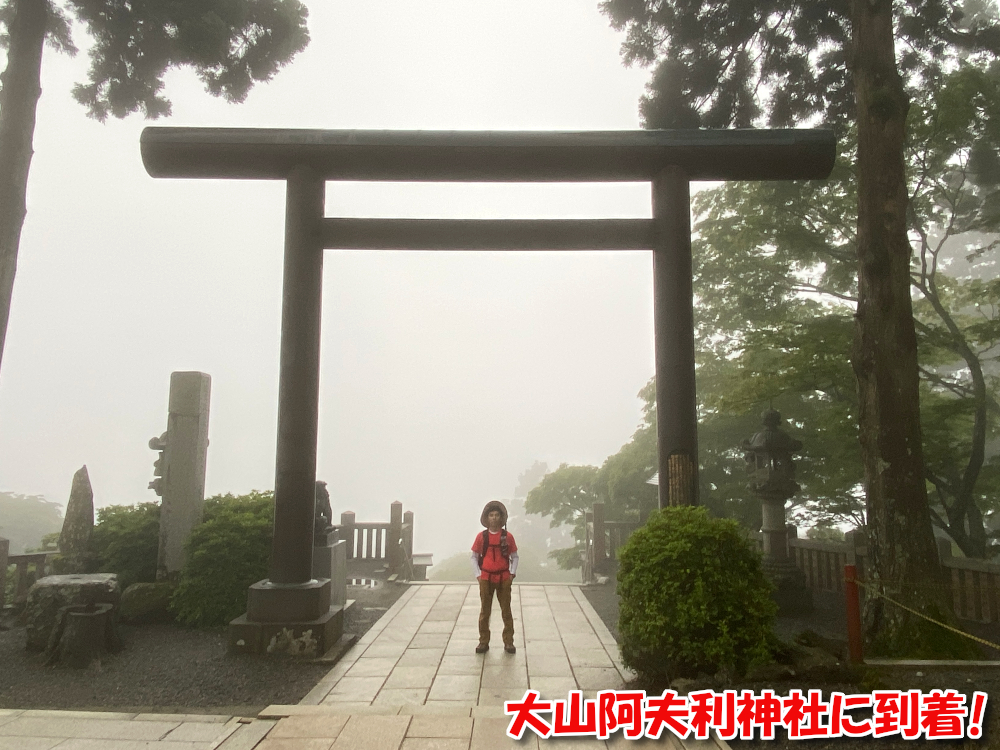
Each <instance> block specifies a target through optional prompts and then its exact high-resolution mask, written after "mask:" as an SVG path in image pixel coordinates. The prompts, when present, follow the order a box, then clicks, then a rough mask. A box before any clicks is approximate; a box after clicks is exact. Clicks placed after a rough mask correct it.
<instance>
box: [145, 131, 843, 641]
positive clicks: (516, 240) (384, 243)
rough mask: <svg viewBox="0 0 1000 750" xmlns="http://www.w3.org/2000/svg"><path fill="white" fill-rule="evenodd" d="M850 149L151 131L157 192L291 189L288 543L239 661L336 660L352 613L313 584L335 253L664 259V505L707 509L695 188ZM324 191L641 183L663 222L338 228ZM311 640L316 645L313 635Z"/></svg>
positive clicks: (236, 632)
mask: <svg viewBox="0 0 1000 750" xmlns="http://www.w3.org/2000/svg"><path fill="white" fill-rule="evenodd" d="M835 154H836V142H835V140H834V137H833V133H832V132H830V131H823V130H784V131H782V130H778V131H774V130H770V131H769V130H736V131H704V130H693V131H690V130H689V131H669V130H667V131H623V132H582V133H552V132H546V133H517V132H503V133H498V132H478V133H476V132H450V133H446V132H420V131H416V132H406V131H344V130H253V129H224V128H146V129H145V130H144V131H143V134H142V156H143V162H144V164H145V166H146V169H147V171H148V172H149V174H150V175H152V176H154V177H208V178H235V179H278V180H285V181H286V184H287V193H286V208H285V211H286V213H285V261H284V279H283V282H282V283H283V286H282V307H281V363H280V368H281V373H280V379H279V385H278V449H277V457H276V462H275V488H274V495H275V499H274V505H275V509H274V541H273V544H272V550H271V560H270V566H269V572H268V578H267V580H264V581H260V582H258V583H255V584H254V585H253V586H251V587H250V591H249V596H248V606H247V614H246V615H244V616H242V617H240V618H237V619H236V620H234V621H233V622H232V623H231V626H230V648H231V649H233V650H236V651H253V652H260V651H264V650H268V651H271V650H273V649H271V648H269V647H268V646H269V645H271V638H272V637H273V636H274V635H276V634H279V633H281V632H282V631H283V630H285V629H288V630H290V631H291V632H292V633H293V635H294V636H295V637H296V638H300V639H302V641H303V642H302V645H303V646H308V645H309V644H308V643H307V642H306V641H308V640H309V639H311V640H312V641H313V643H312V647H313V648H314V649H315V650H317V651H320V652H322V651H325V650H326V649H327V648H328V647H329V646H331V645H332V643H333V641H334V640H336V638H337V637H339V635H340V632H341V623H342V616H343V614H342V611H341V609H340V608H339V607H337V606H333V607H331V605H330V581H328V580H325V579H320V580H316V579H314V578H313V577H312V539H313V518H314V515H315V512H314V502H315V497H314V492H315V480H316V438H317V419H318V413H319V346H320V319H321V305H322V299H321V298H322V278H323V250H324V249H355V250H378V249H385V250H638V249H645V250H652V251H653V293H654V300H653V314H654V324H655V337H656V349H655V350H656V408H657V440H658V460H659V471H660V485H659V493H660V505H661V506H666V505H684V504H694V503H696V502H697V501H698V424H697V400H696V392H695V365H694V315H693V308H692V303H693V297H692V277H691V227H690V193H689V181H691V180H787V179H822V178H825V177H827V176H828V175H829V173H830V171H831V169H832V168H833V163H834V158H835ZM326 180H381V181H399V180H403V181H459V182H463V181H464V182H537V181H546V182H610V181H619V182H637V181H649V182H651V183H652V186H653V218H652V220H639V219H608V220H531V221H524V220H500V221H492V220H488V221H484V220H476V221H464V220H460V221H454V220H437V219H419V220H408V219H344V218H325V217H324V215H323V213H324V185H325V181H326ZM306 631H309V633H310V636H309V639H307V638H306V636H305V635H304V634H305V633H306Z"/></svg>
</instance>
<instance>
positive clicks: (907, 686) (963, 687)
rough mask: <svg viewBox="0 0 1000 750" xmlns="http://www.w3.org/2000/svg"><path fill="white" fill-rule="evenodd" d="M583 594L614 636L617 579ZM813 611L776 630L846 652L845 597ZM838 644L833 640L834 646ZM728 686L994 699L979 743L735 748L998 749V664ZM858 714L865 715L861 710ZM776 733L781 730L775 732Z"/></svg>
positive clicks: (839, 742)
mask: <svg viewBox="0 0 1000 750" xmlns="http://www.w3.org/2000/svg"><path fill="white" fill-rule="evenodd" d="M582 591H583V593H584V595H585V596H586V597H587V599H588V601H590V603H591V605H592V606H593V607H594V609H595V610H596V611H597V614H598V615H599V616H600V617H601V619H602V620H603V621H604V624H605V625H607V627H608V629H609V630H610V631H611V633H612V635H614V637H615V638H618V637H619V636H618V595H617V594H616V593H615V582H614V579H612V580H611V582H610V583H608V584H606V585H603V586H584V587H583V589H582ZM814 604H815V610H814V612H813V614H812V615H810V616H809V617H799V618H778V621H777V622H776V624H775V632H776V633H777V634H778V635H779V637H781V638H782V639H784V640H790V639H792V638H794V636H796V635H797V634H799V633H801V632H802V631H804V630H812V631H813V632H815V633H818V634H819V635H822V636H824V637H825V638H828V639H830V640H831V641H837V642H839V643H840V644H842V646H843V648H844V649H845V650H846V644H847V626H846V618H845V616H844V609H843V600H842V599H841V598H840V597H839V596H837V595H832V594H831V595H825V596H824V595H817V596H816V597H814ZM962 626H963V627H964V628H965V629H966V630H968V631H969V632H972V633H973V634H974V635H978V636H980V637H982V638H986V639H988V640H991V641H993V642H994V643H997V642H1000V629H998V628H997V627H996V626H995V624H994V625H992V626H984V625H978V624H975V623H967V622H963V623H962ZM831 645H835V644H831ZM983 658H984V659H997V658H998V655H997V652H995V651H993V650H992V649H987V648H985V647H984V653H983ZM635 687H636V688H641V687H645V688H646V690H647V691H648V692H649V693H655V694H657V695H658V694H659V693H660V692H661V691H662V690H663V689H664V688H665V687H666V686H663V685H655V686H648V685H647V686H643V685H636V686H635ZM721 687H722V686H721V685H718V684H715V685H713V684H712V683H711V681H708V680H706V681H705V682H704V683H696V684H695V685H692V686H688V687H687V688H685V689H686V690H687V689H707V688H714V689H716V690H718V689H720V688H721ZM725 687H726V688H728V689H750V690H754V691H755V692H756V693H758V694H759V693H760V692H761V691H762V690H764V689H766V688H771V689H773V690H774V691H775V693H777V694H778V695H787V693H788V691H789V690H791V689H793V688H799V689H801V690H802V691H803V692H805V691H806V690H809V689H814V690H815V689H820V690H822V691H823V695H824V698H827V699H828V698H829V694H830V693H831V692H833V691H840V692H843V693H845V694H851V693H868V692H871V691H872V690H886V689H899V690H914V689H920V690H923V691H924V692H928V691H930V690H932V689H940V690H947V689H953V690H956V691H958V692H959V693H963V694H966V695H968V696H969V700H970V701H971V696H972V692H973V691H974V690H981V691H984V692H986V693H987V694H988V695H989V696H990V697H989V699H988V701H987V706H986V716H985V720H984V726H983V729H984V736H983V737H982V739H981V740H980V741H978V742H973V741H971V740H968V741H966V742H965V743H962V742H945V741H941V740H937V741H929V740H928V741H905V740H901V739H899V738H895V739H894V738H883V739H871V738H867V739H857V740H855V739H833V740H822V739H811V740H789V739H787V737H784V736H776V738H775V739H774V740H770V741H764V740H755V741H745V740H730V741H729V744H730V745H731V746H732V747H733V748H740V750H750V748H754V749H755V750H758V749H759V750H785V749H787V750H791V749H792V748H797V749H798V750H902V749H903V748H908V749H909V750H912V749H913V748H915V747H927V748H940V749H941V750H944V749H945V748H968V749H970V750H971V749H972V748H976V749H977V750H978V749H980V748H1000V706H997V705H993V702H994V701H1000V667H997V666H990V667H973V666H963V667H937V666H935V667H891V668H890V667H864V668H861V669H853V670H852V669H847V668H844V669H843V670H831V671H829V672H828V673H826V674H823V675H819V676H814V677H812V678H809V679H805V680H803V679H799V680H796V679H795V678H789V679H782V680H772V681H766V682H765V681H740V682H737V683H736V684H731V685H727V686H725ZM856 718H859V719H860V718H863V716H862V715H861V714H860V713H858V714H856ZM776 734H778V733H776Z"/></svg>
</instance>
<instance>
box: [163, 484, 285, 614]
mask: <svg viewBox="0 0 1000 750" xmlns="http://www.w3.org/2000/svg"><path fill="white" fill-rule="evenodd" d="M273 525H274V493H273V492H257V491H256V490H255V491H252V492H250V494H248V495H240V496H238V497H234V496H233V495H229V494H227V495H216V496H215V497H210V498H209V499H208V500H206V501H205V515H204V520H202V522H201V523H200V524H199V525H198V526H196V527H195V528H194V529H193V530H192V532H191V536H190V537H189V538H188V541H187V545H186V546H185V549H186V555H187V557H186V562H185V563H184V568H183V569H182V570H181V575H180V581H179V584H178V586H177V591H176V592H175V593H174V596H173V599H172V600H171V602H170V609H171V610H172V611H173V612H174V614H175V615H176V616H177V620H178V621H179V622H182V623H184V624H186V625H194V626H196V627H210V626H213V625H225V624H226V623H228V622H229V621H230V620H232V619H233V618H234V617H238V616H239V615H241V614H243V613H244V612H246V608H247V589H248V588H249V587H250V584H252V583H256V582H257V581H259V580H261V579H263V578H267V564H268V560H269V558H270V555H271V536H272V533H273V531H272V527H273Z"/></svg>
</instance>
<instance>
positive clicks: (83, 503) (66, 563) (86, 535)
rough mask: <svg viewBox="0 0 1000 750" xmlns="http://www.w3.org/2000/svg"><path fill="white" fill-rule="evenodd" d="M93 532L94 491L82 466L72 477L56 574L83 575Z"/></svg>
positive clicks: (60, 536)
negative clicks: (57, 572)
mask: <svg viewBox="0 0 1000 750" xmlns="http://www.w3.org/2000/svg"><path fill="white" fill-rule="evenodd" d="M93 533H94V490H93V489H91V486H90V475H89V474H88V473H87V467H86V466H84V467H83V468H81V469H80V470H79V471H77V472H76V474H74V475H73V487H72V489H71V490H70V493H69V502H68V503H67V504H66V518H65V520H63V525H62V533H61V534H59V553H60V555H61V559H60V561H59V566H58V567H59V572H65V573H83V572H84V571H85V570H86V569H87V559H88V555H89V553H90V537H91V535H92V534H93Z"/></svg>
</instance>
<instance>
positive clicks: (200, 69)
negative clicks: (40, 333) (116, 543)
mask: <svg viewBox="0 0 1000 750" xmlns="http://www.w3.org/2000/svg"><path fill="white" fill-rule="evenodd" d="M64 6H65V10H63V9H61V8H60V7H59V6H57V5H56V4H55V3H54V2H50V0H6V2H2V0H0V47H5V48H6V49H7V68H6V70H5V71H4V73H3V74H2V75H0V84H2V88H0V362H2V358H3V349H4V343H5V341H6V337H7V321H8V319H9V317H10V303H11V293H12V290H13V287H14V273H15V270H16V268H17V251H18V246H19V244H20V240H21V227H22V225H23V224H24V217H25V214H26V206H25V194H26V191H27V185H28V170H29V168H30V166H31V156H32V154H33V150H32V139H33V136H34V131H35V109H36V105H37V104H38V97H39V96H40V95H41V91H42V90H41V83H40V73H41V64H42V47H43V46H44V42H45V40H46V38H47V39H48V41H49V44H50V45H51V46H52V47H54V48H55V49H57V50H60V51H63V52H68V53H70V54H75V53H76V51H77V50H76V48H75V47H74V45H73V41H72V36H71V31H72V26H73V23H74V21H75V22H76V23H81V24H83V25H84V26H85V27H86V29H87V32H88V33H89V34H90V36H91V37H92V38H93V40H94V44H93V47H91V50H90V61H91V65H90V71H89V81H88V82H87V83H86V84H79V85H77V86H76V88H75V89H74V90H73V96H74V97H75V98H76V100H77V101H79V102H80V103H81V104H83V105H84V106H85V107H86V108H87V114H88V115H89V116H91V117H93V118H96V119H97V120H100V121H102V122H103V121H104V120H105V119H106V118H107V117H108V115H112V116H113V117H118V118H123V117H126V116H127V115H129V114H131V113H133V112H137V111H141V112H142V113H143V114H144V115H145V116H146V117H147V118H149V119H155V118H157V117H161V116H164V115H169V114H170V102H169V101H168V100H167V99H165V98H164V97H163V96H161V95H160V91H161V89H162V88H163V76H164V74H165V73H166V72H167V70H169V69H170V68H175V67H181V66H189V67H192V68H194V69H195V71H196V72H197V73H198V76H199V77H200V78H201V80H202V81H203V82H204V83H205V88H206V90H207V91H208V92H209V93H210V94H212V95H213V96H222V97H224V98H225V99H226V100H228V101H231V102H242V101H243V100H244V99H246V96H247V93H248V92H249V91H250V89H251V88H252V87H253V85H254V84H255V83H257V82H260V81H269V80H270V79H271V78H273V77H274V75H275V73H277V72H278V70H279V69H280V68H282V67H283V66H284V65H286V64H287V63H288V62H289V61H291V59H292V58H293V57H295V55H296V54H297V53H299V52H300V51H301V50H303V49H305V46H306V45H307V44H308V43H309V32H308V30H307V28H306V16H307V13H308V11H307V10H306V8H305V6H304V5H302V3H301V2H299V0H130V1H129V2H121V0H65V2H64Z"/></svg>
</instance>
